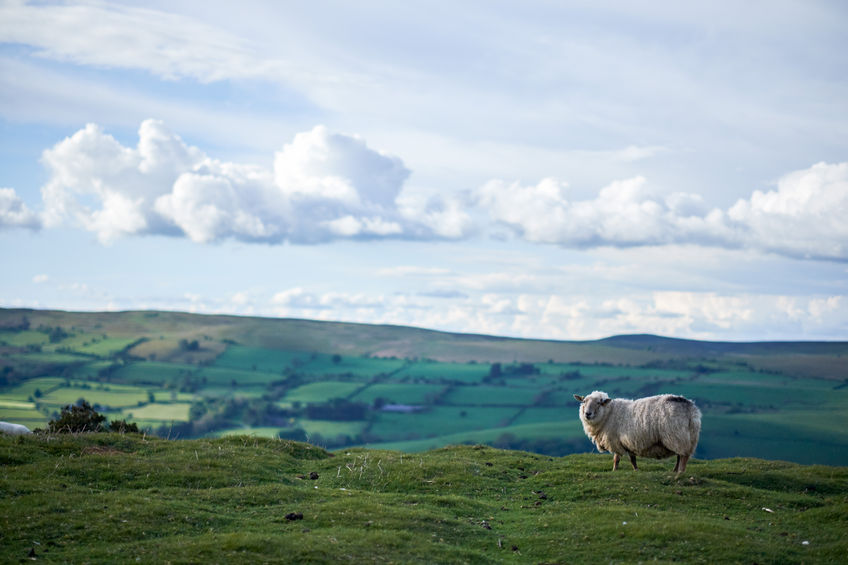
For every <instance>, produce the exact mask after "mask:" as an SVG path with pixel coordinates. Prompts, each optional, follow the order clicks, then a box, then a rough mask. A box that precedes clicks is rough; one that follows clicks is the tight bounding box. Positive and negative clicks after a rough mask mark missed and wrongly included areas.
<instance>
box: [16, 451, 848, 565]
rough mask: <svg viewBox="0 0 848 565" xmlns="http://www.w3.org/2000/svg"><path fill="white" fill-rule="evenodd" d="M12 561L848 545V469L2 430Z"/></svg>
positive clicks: (500, 557)
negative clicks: (680, 466)
mask: <svg viewBox="0 0 848 565" xmlns="http://www.w3.org/2000/svg"><path fill="white" fill-rule="evenodd" d="M0 463H2V474H0V492H2V493H3V495H2V496H0V546H2V548H3V549H2V555H3V560H4V561H7V562H13V561H25V560H27V559H28V558H33V559H36V560H39V561H41V560H44V561H48V562H89V563H110V562H116V561H121V562H140V563H164V562H173V563H187V562H195V563H196V562H209V561H214V562H245V561H251V562H290V563H304V562H333V563H338V562H354V563H362V562H395V563H397V562H403V563H434V562H438V563H507V562H515V563H597V562H598V560H599V559H600V560H602V561H604V562H613V563H615V562H637V561H649V560H650V561H654V560H657V561H660V562H671V561H683V562H687V563H726V562H760V563H763V562H768V563H784V562H785V563H799V562H808V563H814V562H816V563H827V562H834V563H835V562H840V561H841V560H843V559H844V556H845V554H846V552H848V541H846V539H845V536H844V533H845V521H844V520H845V516H846V515H848V469H846V468H844V467H826V466H799V465H795V464H791V463H782V462H773V461H764V460H759V459H728V460H715V461H703V460H695V461H693V462H692V463H691V464H690V467H689V469H687V473H686V475H685V476H682V477H680V478H679V479H678V478H675V477H674V476H673V475H672V474H671V473H670V472H669V466H668V465H665V464H664V463H654V462H648V461H646V462H645V463H644V465H643V467H642V470H640V471H638V472H633V471H618V472H615V473H613V472H611V471H610V459H609V457H608V456H606V457H605V456H602V455H589V454H585V455H570V456H567V457H563V458H555V457H546V456H541V455H537V454H532V453H525V452H520V451H506V450H499V449H493V448H490V447H485V446H454V447H448V448H443V449H438V450H434V451H428V452H424V453H419V454H415V455H409V454H404V453H401V452H393V451H377V450H365V449H350V450H344V451H339V452H337V453H335V454H331V453H329V452H327V451H325V450H323V449H320V448H317V447H315V446H311V445H308V444H304V443H299V442H292V441H286V440H269V439H260V438H249V437H231V438H225V439H201V440H187V441H179V442H177V441H167V440H162V439H157V438H150V437H143V436H140V435H135V434H126V435H118V434H82V435H76V436H73V435H58V436H46V435H36V436H30V437H18V438H11V437H7V436H1V435H0Z"/></svg>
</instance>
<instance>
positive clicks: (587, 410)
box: [574, 391, 612, 422]
mask: <svg viewBox="0 0 848 565" xmlns="http://www.w3.org/2000/svg"><path fill="white" fill-rule="evenodd" d="M574 398H576V399H577V400H579V401H580V419H581V420H583V421H584V422H594V421H598V420H601V419H602V418H603V414H604V412H605V409H606V406H607V405H608V404H609V403H610V400H612V399H611V398H610V397H609V396H607V394H606V393H605V392H597V391H595V392H593V393H592V394H590V395H589V396H578V395H576V394H575V395H574Z"/></svg>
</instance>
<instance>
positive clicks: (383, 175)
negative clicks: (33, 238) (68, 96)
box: [42, 120, 462, 243]
mask: <svg viewBox="0 0 848 565" xmlns="http://www.w3.org/2000/svg"><path fill="white" fill-rule="evenodd" d="M43 162H44V164H45V165H46V166H47V168H48V169H49V170H50V179H49V181H48V182H47V184H46V185H45V186H44V187H43V188H42V196H43V200H44V204H45V219H46V221H47V223H48V225H51V226H55V225H58V224H61V223H63V222H66V221H71V222H73V223H75V224H77V225H79V226H82V227H83V228H85V229H87V230H90V231H92V232H94V233H96V234H97V236H98V238H99V239H100V240H101V241H102V242H104V243H108V242H111V241H113V240H114V239H116V238H118V237H121V236H125V235H133V234H139V235H143V234H164V235H184V236H186V237H188V238H190V239H191V240H192V241H195V242H198V243H207V242H213V241H219V240H223V239H226V238H234V239H238V240H242V241H248V242H266V243H279V242H282V241H291V242H295V243H318V242H323V241H330V240H333V239H341V238H360V239H362V238H365V239H369V238H387V237H391V238H424V239H432V238H446V237H459V236H461V235H462V231H461V230H457V229H454V228H453V227H452V228H450V229H448V230H442V229H438V228H437V227H434V226H433V227H431V224H432V221H431V219H430V218H428V217H426V216H425V217H424V218H418V217H417V216H416V214H415V213H414V211H410V210H409V209H408V207H407V206H404V207H400V206H399V205H398V204H397V200H398V197H399V195H400V194H401V190H402V189H403V184H404V182H405V181H406V179H407V177H408V176H409V170H408V169H407V168H406V167H405V166H404V164H403V162H402V161H401V160H400V159H399V158H398V157H395V156H392V155H389V154H386V153H383V152H380V151H377V150H374V149H371V148H370V147H368V145H367V144H366V143H365V141H364V140H362V139H361V138H359V137H356V136H348V135H343V134H337V133H331V132H330V131H328V130H327V128H325V127H323V126H317V127H315V128H314V129H313V130H311V131H308V132H304V133H300V134H297V135H296V136H295V138H294V140H293V141H292V142H291V143H290V144H287V145H285V146H284V147H283V148H282V150H281V151H279V152H278V153H277V154H276V157H275V161H274V169H273V171H268V170H265V169H262V168H261V167H256V166H251V165H244V164H239V163H229V162H222V161H219V160H216V159H213V158H211V157H209V156H207V155H206V154H205V153H204V152H202V151H201V150H200V149H198V148H196V147H192V146H189V145H187V144H186V143H185V142H184V141H183V140H182V139H181V138H180V137H179V136H178V135H176V134H174V133H172V132H170V131H169V130H168V129H167V127H166V126H165V124H164V123H162V122H161V121H157V120H146V121H145V122H143V123H142V124H141V127H140V128H139V141H138V145H137V146H136V147H125V146H123V145H122V144H121V143H119V142H118V141H117V140H116V139H115V138H114V137H112V136H111V135H109V134H107V133H105V132H104V131H103V130H102V129H101V128H100V127H99V126H97V125H95V124H89V125H87V126H86V127H85V128H83V129H82V130H80V131H78V132H76V133H75V134H74V135H72V136H71V137H68V138H67V139H65V140H63V141H61V142H60V143H58V144H56V145H55V146H54V147H52V148H51V149H48V150H46V151H45V152H44V155H43ZM425 205H426V204H425Z"/></svg>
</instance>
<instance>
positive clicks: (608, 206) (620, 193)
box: [474, 163, 848, 260]
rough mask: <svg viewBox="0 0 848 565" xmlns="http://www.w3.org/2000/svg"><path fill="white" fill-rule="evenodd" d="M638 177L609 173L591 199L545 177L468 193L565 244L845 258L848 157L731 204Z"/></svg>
mask: <svg viewBox="0 0 848 565" xmlns="http://www.w3.org/2000/svg"><path fill="white" fill-rule="evenodd" d="M646 185H647V181H646V179H645V178H643V177H634V178H630V179H626V180H621V181H615V182H613V183H611V184H609V185H608V186H606V187H604V188H602V189H601V190H600V191H599V193H598V195H597V197H596V198H594V199H592V200H571V199H569V196H568V186H567V185H566V184H565V183H562V182H559V181H557V180H556V179H551V178H547V179H543V180H542V181H540V182H539V183H538V184H537V185H531V186H524V185H521V184H520V183H517V182H515V183H511V184H508V183H506V182H504V181H502V180H492V181H489V182H488V183H486V184H484V185H483V186H482V187H480V188H479V189H478V190H477V191H476V192H475V194H474V196H475V198H476V202H477V204H478V206H480V207H481V208H482V209H484V210H486V211H487V212H488V214H489V217H490V218H491V219H492V220H494V221H495V222H497V223H499V224H501V225H504V226H507V227H508V228H510V229H511V230H512V231H513V232H515V233H516V234H517V235H519V236H520V237H522V238H523V239H525V240H527V241H530V242H536V243H554V244H559V245H563V246H566V247H575V248H588V247H599V246H613V247H629V246H656V245H670V244H686V243H694V244H698V245H703V246H717V247H726V248H749V249H758V250H762V251H767V252H773V253H778V254H781V255H785V256H789V257H796V258H815V259H828V260H846V259H848V222H846V221H845V218H846V217H848V163H840V164H835V165H829V164H826V163H819V164H816V165H813V166H812V167H810V168H809V169H805V170H800V171H796V172H793V173H790V174H788V175H786V176H785V177H783V178H782V179H781V180H780V181H779V183H778V187H777V190H773V191H768V192H761V191H755V192H754V193H753V194H752V195H751V197H750V198H749V199H741V200H739V201H738V202H737V203H736V204H734V205H733V206H732V207H731V208H730V209H728V210H726V211H724V210H721V209H719V208H712V209H710V208H708V207H707V205H706V203H705V202H704V199H703V198H702V197H701V196H700V195H698V194H690V193H681V192H678V193H672V194H669V195H666V196H655V195H651V194H650V193H649V191H648V190H647V189H646Z"/></svg>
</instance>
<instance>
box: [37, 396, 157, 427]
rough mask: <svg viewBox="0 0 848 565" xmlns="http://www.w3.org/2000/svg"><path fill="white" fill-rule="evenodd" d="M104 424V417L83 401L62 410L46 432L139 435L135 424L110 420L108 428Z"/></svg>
mask: <svg viewBox="0 0 848 565" xmlns="http://www.w3.org/2000/svg"><path fill="white" fill-rule="evenodd" d="M104 422H106V416H104V415H102V414H99V413H98V412H97V410H95V409H94V408H93V407H92V406H91V404H89V403H88V402H86V401H85V400H80V401H79V402H78V403H76V404H69V405H67V406H65V407H64V408H62V413H61V414H59V416H58V417H56V418H55V419H54V420H51V421H50V423H48V424H47V430H48V431H50V432H53V433H58V434H71V433H79V432H117V433H121V434H124V433H135V434H139V433H141V430H139V429H138V424H136V423H135V422H133V423H129V422H127V421H126V420H112V421H111V422H110V423H109V425H108V426H107V425H104Z"/></svg>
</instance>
